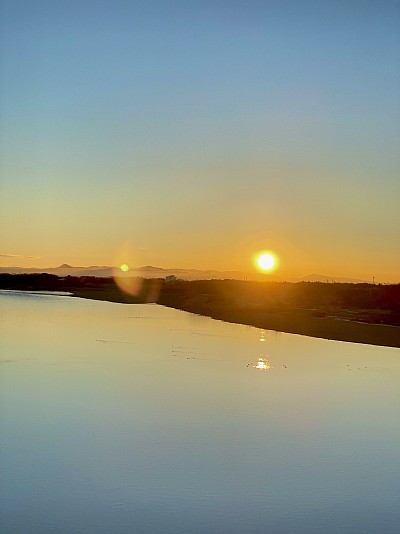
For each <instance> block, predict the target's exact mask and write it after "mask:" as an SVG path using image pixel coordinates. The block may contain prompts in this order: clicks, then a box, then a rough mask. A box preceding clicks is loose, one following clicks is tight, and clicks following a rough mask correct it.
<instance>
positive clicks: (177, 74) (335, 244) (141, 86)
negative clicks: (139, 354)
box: [0, 0, 400, 280]
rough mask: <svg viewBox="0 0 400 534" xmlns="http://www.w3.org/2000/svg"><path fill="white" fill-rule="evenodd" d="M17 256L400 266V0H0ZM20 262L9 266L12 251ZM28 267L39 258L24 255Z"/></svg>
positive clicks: (7, 244)
mask: <svg viewBox="0 0 400 534" xmlns="http://www.w3.org/2000/svg"><path fill="white" fill-rule="evenodd" d="M1 20H2V22H1V49H2V51H1V66H0V69H1V71H0V74H1V82H0V84H1V86H0V89H1V97H0V112H1V124H2V126H1V130H0V135H1V164H0V165H1V167H0V170H1V175H2V178H1V190H2V195H1V196H2V199H1V216H0V217H1V218H0V225H1V226H0V231H1V242H2V245H1V247H2V248H1V250H2V251H3V253H13V254H18V255H21V256H40V259H37V260H35V261H33V260H32V258H26V259H25V260H24V262H25V264H26V265H28V264H29V265H33V264H34V263H35V262H36V265H38V266H39V265H42V266H45V265H46V266H48V265H50V264H51V265H55V264H57V263H62V262H64V261H66V262H68V263H72V264H74V263H75V264H78V263H79V264H81V265H82V264H84V265H89V264H98V263H101V264H109V263H110V261H112V258H113V256H114V255H115V251H117V250H118V249H119V247H121V246H123V244H124V243H126V242H127V241H129V243H130V246H131V250H132V256H133V258H132V261H133V262H135V263H136V262H137V264H138V265H140V264H148V263H150V264H157V265H160V266H164V267H172V266H181V267H199V268H218V269H245V270H247V268H249V266H250V264H251V256H252V254H253V253H254V251H255V250H257V249H262V248H268V249H273V250H275V251H276V253H277V255H278V256H279V257H280V258H281V260H282V261H281V265H282V268H283V269H285V272H288V273H291V274H293V275H297V274H299V275H300V274H308V272H310V271H313V272H315V271H319V272H321V271H323V272H324V273H326V274H329V275H330V274H332V275H342V274H343V275H349V276H350V275H354V276H370V277H371V276H372V275H375V276H378V277H379V276H380V277H381V278H382V279H385V280H393V279H396V277H397V280H398V279H399V278H400V277H399V276H398V275H399V272H400V255H399V252H398V247H396V243H397V240H398V239H399V215H398V200H399V198H400V185H399V183H400V180H399V168H400V157H399V153H400V151H399V150H398V148H399V129H400V127H399V125H400V112H399V98H398V94H399V88H400V83H399V81H400V69H399V59H400V42H399V32H398V28H399V22H400V6H399V2H389V1H383V2H358V1H353V2H340V1H339V2H321V1H319V2H308V1H297V2H294V1H292V2H285V1H283V2H277V1H275V2H268V1H264V2H260V1H258V2H255V1H254V2H251V1H250V2H239V1H236V2H235V1H230V2H222V1H215V2H208V1H204V2H191V1H182V2H176V1H170V2H167V1H164V2H162V1H160V0H158V1H153V2H139V1H138V2H135V1H131V2H127V1H114V2H103V1H96V2H94V1H80V2H77V1H69V2H62V1H56V2H55V1H40V0H39V1H35V2H27V1H23V2H19V1H2V2H1ZM7 263H8V264H10V262H9V261H7V262H6V261H3V264H7ZM19 263H22V259H21V261H19Z"/></svg>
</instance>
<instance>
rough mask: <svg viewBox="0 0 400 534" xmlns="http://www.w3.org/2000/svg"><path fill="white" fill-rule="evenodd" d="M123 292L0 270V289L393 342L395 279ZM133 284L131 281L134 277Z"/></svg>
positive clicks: (398, 297)
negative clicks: (65, 295)
mask: <svg viewBox="0 0 400 534" xmlns="http://www.w3.org/2000/svg"><path fill="white" fill-rule="evenodd" d="M139 282H140V283H139V290H138V291H136V294H135V295H129V294H127V293H125V292H123V291H121V290H120V289H119V288H118V285H117V284H116V283H115V281H114V280H113V279H112V278H96V277H86V276H85V277H79V278H78V277H73V276H67V277H63V278H61V277H57V276H55V275H49V274H24V275H16V274H14V275H11V274H0V289H17V290H25V291H43V290H47V291H68V292H71V293H72V295H73V296H75V297H82V298H89V299H96V300H106V301H111V302H122V303H127V304H129V303H135V304H140V303H146V302H157V303H158V304H162V305H164V306H169V307H172V308H177V309H180V310H185V311H189V312H193V313H197V314H200V315H206V316H209V317H213V318H214V319H220V320H223V321H227V322H232V323H241V324H248V325H252V326H256V327H259V328H264V329H268V330H277V331H279V332H289V333H293V334H302V335H307V336H312V337H320V338H325V339H335V340H338V341H350V342H354V343H367V344H371V345H384V346H388V347H400V284H396V285H372V284H338V283H334V284H328V283H320V282H299V283H296V284H294V283H288V282H243V281H238V280H199V281H191V282H186V281H181V280H174V281H169V282H166V281H165V280H163V279H153V280H146V279H140V280H139ZM136 285H137V284H136Z"/></svg>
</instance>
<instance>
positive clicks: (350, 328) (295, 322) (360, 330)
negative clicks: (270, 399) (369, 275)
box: [70, 291, 400, 348]
mask: <svg viewBox="0 0 400 534" xmlns="http://www.w3.org/2000/svg"><path fill="white" fill-rule="evenodd" d="M70 296H71V297H75V298H76V297H77V298H85V299H89V300H101V301H104V302H115V303H120V304H146V302H145V301H143V300H139V299H136V302H135V299H122V298H118V296H117V295H105V294H103V295H102V294H101V291H99V292H89V291H73V292H72V294H71V295H70ZM147 303H150V302H147ZM156 304H159V305H161V306H165V307H167V308H173V309H177V310H181V311H186V312H189V313H195V314H197V315H201V316H203V317H210V318H211V319H216V320H219V321H224V322H227V323H234V324H242V325H247V326H253V327H255V328H260V329H263V330H273V331H276V332H283V333H286V334H296V335H301V336H308V337H315V338H319V339H327V340H331V341H343V342H346V343H361V344H364V345H375V346H382V347H391V348H400V327H399V326H396V325H386V324H376V323H367V322H361V321H357V320H354V321H352V320H351V319H347V318H342V317H339V316H337V317H313V316H311V315H310V314H309V313H306V312H304V311H303V312H301V311H293V310H286V311H280V312H270V311H262V310H250V309H247V310H232V309H229V310H228V309H221V308H218V307H216V308H215V309H211V308H210V307H209V308H207V309H204V307H202V306H196V305H194V304H193V303H186V305H183V303H180V304H177V303H173V302H166V299H161V300H160V301H158V302H156Z"/></svg>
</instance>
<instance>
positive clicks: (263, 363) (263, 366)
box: [253, 358, 272, 371]
mask: <svg viewBox="0 0 400 534" xmlns="http://www.w3.org/2000/svg"><path fill="white" fill-rule="evenodd" d="M253 367H254V369H258V370H259V371H268V370H270V369H272V366H271V364H270V363H269V361H268V360H266V359H265V358H258V362H257V363H256V364H255V365H253Z"/></svg>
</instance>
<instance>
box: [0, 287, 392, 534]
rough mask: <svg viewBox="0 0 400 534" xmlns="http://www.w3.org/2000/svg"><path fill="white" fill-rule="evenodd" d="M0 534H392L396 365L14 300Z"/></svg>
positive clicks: (348, 350)
mask: <svg viewBox="0 0 400 534" xmlns="http://www.w3.org/2000/svg"><path fill="white" fill-rule="evenodd" d="M0 310H1V323H0V328H1V357H0V509H1V512H0V531H1V532H2V534H8V533H24V534H26V533H28V534H30V533H35V534H36V533H40V534H47V533H52V534H53V533H96V534H97V533H116V534H118V533H147V532H148V533H207V534H213V533H215V534H216V533H218V534H220V533H229V534H231V533H250V534H251V533H254V534H256V533H257V534H259V533H260V534H261V533H263V534H264V533H271V534H279V533H282V534H283V533H289V532H290V533H304V534H306V533H307V534H309V533H314V532H315V533H316V532H324V533H337V532H345V533H347V532H349V533H350V532H351V533H360V532H362V533H377V532H379V533H394V532H398V525H399V524H400V507H399V501H400V482H399V481H400V455H399V447H400V415H399V406H400V350H399V349H393V348H386V347H377V346H370V345H359V344H352V343H343V342H337V341H328V340H322V339H315V338H308V337H304V336H298V335H292V334H284V333H277V332H273V331H263V330H260V329H257V328H253V327H249V326H242V325H236V324H229V323H224V322H221V321H215V320H213V319H210V318H207V317H200V316H196V315H193V314H189V313H186V312H182V311H179V310H175V309H169V308H165V307H162V306H159V305H156V304H147V305H123V304H115V303H109V302H99V301H90V300H83V299H77V298H72V297H69V296H65V295H48V294H34V293H23V292H12V291H1V292H0Z"/></svg>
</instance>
